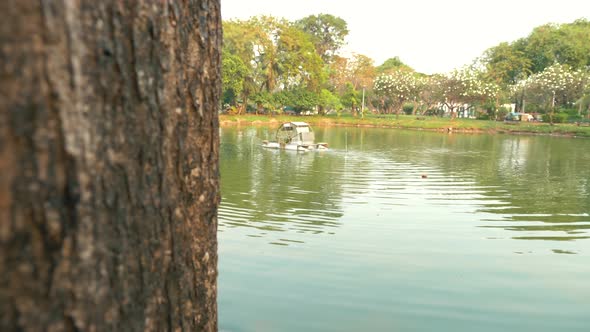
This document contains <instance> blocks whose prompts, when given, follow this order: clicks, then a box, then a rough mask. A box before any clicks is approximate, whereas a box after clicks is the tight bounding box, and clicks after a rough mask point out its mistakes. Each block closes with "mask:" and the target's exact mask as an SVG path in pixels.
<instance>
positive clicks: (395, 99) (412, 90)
mask: <svg viewBox="0 0 590 332" xmlns="http://www.w3.org/2000/svg"><path fill="white" fill-rule="evenodd" d="M419 87H420V81H419V79H418V78H417V77H416V74H415V73H414V72H411V71H408V70H403V69H399V70H395V71H392V72H390V73H388V74H383V75H380V76H378V77H377V78H376V79H375V82H374V87H373V91H374V93H375V95H376V96H377V98H379V101H380V103H381V109H382V110H384V111H385V112H386V113H395V114H398V115H399V114H400V112H401V111H402V109H403V107H404V103H406V102H408V101H413V100H414V99H415V98H416V97H417V96H418V93H419Z"/></svg>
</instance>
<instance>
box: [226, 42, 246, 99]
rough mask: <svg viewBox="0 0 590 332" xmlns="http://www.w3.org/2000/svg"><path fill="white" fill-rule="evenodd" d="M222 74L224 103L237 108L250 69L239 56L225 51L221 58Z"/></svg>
mask: <svg viewBox="0 0 590 332" xmlns="http://www.w3.org/2000/svg"><path fill="white" fill-rule="evenodd" d="M221 74H222V76H221V77H222V87H223V93H222V96H223V103H224V104H229V105H232V106H235V105H236V104H237V102H238V100H237V98H238V96H241V95H242V92H243V91H244V86H245V84H246V82H247V79H248V77H249V76H250V68H248V66H246V64H245V63H244V62H243V60H242V59H241V58H240V57H239V56H237V55H235V54H232V53H230V52H229V51H228V50H227V49H224V50H223V53H222V56H221Z"/></svg>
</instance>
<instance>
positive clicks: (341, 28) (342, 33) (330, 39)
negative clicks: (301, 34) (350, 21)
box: [295, 14, 348, 63]
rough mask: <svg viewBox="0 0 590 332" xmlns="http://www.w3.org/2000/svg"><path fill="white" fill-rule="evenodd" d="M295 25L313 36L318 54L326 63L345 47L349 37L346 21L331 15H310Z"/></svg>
mask: <svg viewBox="0 0 590 332" xmlns="http://www.w3.org/2000/svg"><path fill="white" fill-rule="evenodd" d="M295 24H296V25H297V26H298V27H299V28H300V29H301V30H303V31H305V32H306V33H308V34H310V35H311V36H312V41H313V44H314V46H315V49H316V52H317V54H318V55H319V56H320V57H321V58H322V60H323V61H325V62H326V63H328V62H330V61H331V60H332V57H333V56H334V54H336V52H337V51H338V50H339V49H340V47H342V45H344V39H345V38H346V36H347V35H348V27H347V23H346V21H344V20H343V19H341V18H339V17H336V16H333V15H330V14H319V15H310V16H307V17H305V18H303V19H301V20H299V21H297V22H296V23H295Z"/></svg>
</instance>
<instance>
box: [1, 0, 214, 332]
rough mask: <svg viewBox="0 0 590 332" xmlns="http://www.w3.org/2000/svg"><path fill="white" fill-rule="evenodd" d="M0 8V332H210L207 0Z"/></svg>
mask: <svg viewBox="0 0 590 332" xmlns="http://www.w3.org/2000/svg"><path fill="white" fill-rule="evenodd" d="M0 12H2V13H3V19H2V22H1V23H0V41H1V42H0V45H2V47H1V48H0V58H1V59H2V60H1V62H0V91H1V95H0V330H2V331H15V330H23V331H170V330H174V331H177V330H187V331H214V330H216V329H217V307H216V294H217V290H216V287H217V285H216V277H217V239H216V231H217V206H218V203H219V184H218V183H219V182H218V175H219V168H218V140H219V137H218V119H217V110H218V101H219V98H220V93H221V91H220V84H221V79H220V69H219V68H220V54H219V53H220V47H221V21H220V4H219V0H198V1H197V0H195V1H188V0H187V1H156V0H153V1H149V0H129V1H120V0H105V1H64V0H56V1H38V0H37V1H34V0H4V1H0Z"/></svg>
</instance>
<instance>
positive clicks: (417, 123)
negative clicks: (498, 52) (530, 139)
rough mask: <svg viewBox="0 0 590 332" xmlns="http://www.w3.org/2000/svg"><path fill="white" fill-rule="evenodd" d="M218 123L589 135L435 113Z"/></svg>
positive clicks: (583, 130)
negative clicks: (296, 123)
mask: <svg viewBox="0 0 590 332" xmlns="http://www.w3.org/2000/svg"><path fill="white" fill-rule="evenodd" d="M219 118H220V123H221V126H222V127H223V126H236V125H237V126H256V125H264V126H276V127H277V128H278V125H279V124H280V123H283V122H289V121H305V122H307V123H309V124H311V125H312V126H314V127H330V126H343V127H369V128H397V129H411V130H429V131H439V132H447V133H453V132H455V133H488V134H495V133H507V134H532V135H554V136H569V137H587V138H590V125H588V124H583V123H556V124H550V123H544V122H521V121H493V120H478V119H469V118H455V119H453V118H450V117H439V116H415V115H414V116H413V115H399V116H398V115H391V114H386V115H383V114H370V115H366V116H365V117H364V118H361V117H359V116H356V117H355V116H352V115H351V114H343V115H340V116H338V115H323V116H322V115H311V116H293V115H291V116H289V115H254V114H247V115H227V114H222V115H220V116H219Z"/></svg>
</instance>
